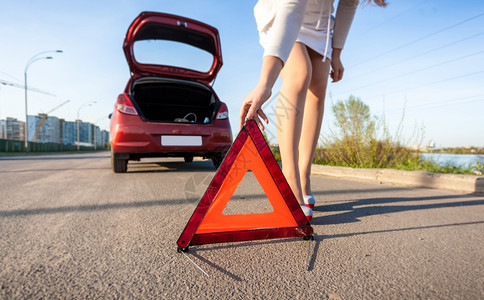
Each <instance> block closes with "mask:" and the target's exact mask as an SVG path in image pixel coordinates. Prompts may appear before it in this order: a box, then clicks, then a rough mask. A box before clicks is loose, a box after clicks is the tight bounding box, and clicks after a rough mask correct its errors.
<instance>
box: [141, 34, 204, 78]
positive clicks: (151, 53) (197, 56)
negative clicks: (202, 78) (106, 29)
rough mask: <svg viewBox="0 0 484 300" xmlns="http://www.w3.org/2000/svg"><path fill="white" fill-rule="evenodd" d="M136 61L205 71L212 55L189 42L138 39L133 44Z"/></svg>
mask: <svg viewBox="0 0 484 300" xmlns="http://www.w3.org/2000/svg"><path fill="white" fill-rule="evenodd" d="M133 52H134V57H135V59H136V61H137V62H138V63H141V64H153V65H165V66H173V67H179V68H185V69H190V70H195V71H198V72H202V73H207V72H208V71H210V68H211V66H212V64H213V61H214V57H213V55H212V54H211V53H210V52H207V51H205V50H202V49H200V48H197V47H194V46H192V45H190V44H186V43H182V42H177V41H171V40H155V39H150V40H138V41H136V42H135V43H134V46H133Z"/></svg>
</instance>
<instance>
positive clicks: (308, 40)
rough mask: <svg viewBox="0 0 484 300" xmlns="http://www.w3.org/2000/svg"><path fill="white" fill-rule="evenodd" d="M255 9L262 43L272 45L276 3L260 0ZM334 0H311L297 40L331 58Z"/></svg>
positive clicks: (265, 45)
mask: <svg viewBox="0 0 484 300" xmlns="http://www.w3.org/2000/svg"><path fill="white" fill-rule="evenodd" d="M258 5H259V7H258V9H256V10H255V15H256V20H257V25H258V30H259V41H260V44H261V45H262V46H263V47H264V49H266V47H268V46H269V45H271V34H272V31H273V30H272V21H273V20H274V17H275V5H273V2H271V1H259V2H258ZM333 11H334V8H333V0H322V1H321V0H309V1H308V3H307V6H306V9H305V11H304V17H303V22H302V25H301V28H300V29H299V33H298V35H297V38H296V42H300V43H302V44H304V45H306V46H307V47H309V48H311V49H312V50H314V51H315V52H317V53H319V54H320V55H321V56H323V57H326V58H328V59H331V54H332V43H331V39H332V35H333V34H332V32H333V27H334V17H333V16H332V13H333Z"/></svg>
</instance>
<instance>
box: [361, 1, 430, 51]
mask: <svg viewBox="0 0 484 300" xmlns="http://www.w3.org/2000/svg"><path fill="white" fill-rule="evenodd" d="M426 2H428V0H424V1H422V2H420V3H418V4H417V5H415V6H413V7H411V8H409V9H407V10H405V11H403V12H401V13H399V14H397V15H395V16H393V17H391V18H389V19H387V20H385V21H383V22H381V23H379V24H378V25H375V26H373V27H371V28H370V29H366V30H365V31H364V32H363V33H358V34H356V38H354V39H352V41H353V42H354V41H355V40H359V39H360V38H361V37H363V36H365V35H367V34H368V33H369V32H372V31H373V30H375V29H378V28H381V27H382V26H383V25H385V24H387V23H389V22H390V21H393V20H395V19H398V18H399V17H401V16H403V15H405V14H407V13H408V12H410V11H412V10H414V9H415V8H417V7H419V6H420V5H422V4H424V3H426Z"/></svg>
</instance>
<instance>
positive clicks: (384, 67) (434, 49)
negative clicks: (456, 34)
mask: <svg viewBox="0 0 484 300" xmlns="http://www.w3.org/2000/svg"><path fill="white" fill-rule="evenodd" d="M483 34H484V31H482V32H480V33H477V34H474V35H472V36H468V37H466V38H463V39H460V40H457V41H454V42H451V43H449V44H446V45H443V46H439V47H436V48H433V49H431V50H428V51H425V52H423V53H420V54H417V55H412V56H410V57H407V58H404V59H402V60H399V61H397V62H395V63H391V64H388V65H384V66H382V67H380V68H377V69H372V70H371V71H369V72H365V73H362V74H359V75H356V76H351V77H350V78H348V77H346V78H347V79H356V78H360V77H362V76H365V75H368V74H371V73H374V72H376V71H380V70H383V69H386V68H388V67H393V66H395V65H398V64H401V63H404V62H407V61H409V60H413V59H415V58H418V57H421V56H424V55H426V54H429V53H432V52H434V51H437V50H442V49H444V48H447V47H450V46H453V45H455V44H458V43H460V42H463V41H466V40H470V39H473V38H475V37H477V36H480V35H483Z"/></svg>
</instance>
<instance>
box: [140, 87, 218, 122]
mask: <svg viewBox="0 0 484 300" xmlns="http://www.w3.org/2000/svg"><path fill="white" fill-rule="evenodd" d="M131 98H132V100H133V102H134V103H135V105H136V106H137V107H138V110H139V112H140V113H141V115H142V116H143V117H145V118H146V119H147V120H148V121H151V122H175V123H176V122H179V123H198V124H207V123H210V122H211V121H212V120H213V119H214V118H215V114H216V112H217V110H218V109H219V106H220V102H219V101H217V100H216V98H215V96H214V94H213V91H212V90H211V89H210V88H208V87H206V86H205V85H203V84H199V83H196V82H191V81H185V80H177V79H159V78H143V79H138V80H136V81H135V82H134V83H133V85H132V87H131Z"/></svg>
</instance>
